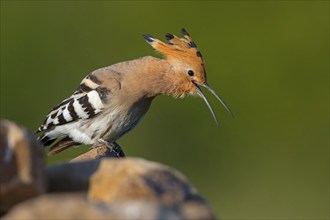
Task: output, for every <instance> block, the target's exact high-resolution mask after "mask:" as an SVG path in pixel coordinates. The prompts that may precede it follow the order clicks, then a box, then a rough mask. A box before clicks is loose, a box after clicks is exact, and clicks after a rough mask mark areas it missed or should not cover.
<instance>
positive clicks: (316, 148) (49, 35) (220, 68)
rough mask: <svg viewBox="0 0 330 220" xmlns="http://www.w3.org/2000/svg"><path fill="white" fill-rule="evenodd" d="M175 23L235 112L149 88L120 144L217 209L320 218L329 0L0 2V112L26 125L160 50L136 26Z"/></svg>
mask: <svg viewBox="0 0 330 220" xmlns="http://www.w3.org/2000/svg"><path fill="white" fill-rule="evenodd" d="M182 27H185V28H186V29H187V30H188V32H190V34H191V35H192V37H193V39H194V40H195V42H196V43H197V45H198V47H199V49H200V50H201V52H202V53H203V55H204V58H205V60H206V67H207V72H208V81H209V84H210V85H212V86H213V87H214V89H215V90H216V91H217V92H218V93H219V94H220V95H221V96H222V98H223V99H224V100H225V101H226V102H227V104H228V105H229V106H230V108H231V109H232V111H233V112H234V114H235V116H236V117H235V118H231V117H230V115H229V114H228V113H227V112H226V111H225V110H224V108H223V107H221V105H220V103H218V102H217V100H216V99H215V98H214V97H212V95H210V94H208V93H207V96H208V97H209V99H210V102H211V103H212V104H213V107H214V110H215V112H216V114H217V116H218V118H219V121H220V124H221V127H220V128H217V127H216V125H215V123H214V121H213V119H212V117H211V114H210V112H209V111H208V109H207V107H206V105H205V104H204V103H203V101H202V100H201V99H199V98H194V97H190V98H186V99H173V98H171V97H165V96H163V97H158V98H157V99H156V100H155V101H154V103H153V105H152V107H151V109H150V111H149V113H148V114H147V115H146V117H145V118H144V120H142V122H141V123H140V124H139V126H138V127H137V128H136V129H135V130H134V131H133V132H131V133H129V134H127V135H126V136H124V137H123V138H122V139H121V140H120V141H119V143H120V144H121V145H122V146H123V147H124V149H125V152H126V154H127V155H129V156H135V157H143V158H146V159H149V160H153V161H159V162H162V163H165V164H168V165H169V166H172V167H174V168H176V169H178V170H180V171H181V172H183V173H184V174H185V175H186V176H187V177H188V178H189V180H190V181H191V182H192V183H193V185H194V186H195V187H196V188H197V189H198V190H199V191H200V192H201V193H202V195H204V196H205V197H206V198H207V200H208V201H209V202H210V204H211V205H212V207H213V208H214V210H215V211H216V213H217V215H218V216H219V217H221V218H222V219H268V218H273V219H279V218H283V219H327V218H329V2H328V1H233V2H231V1H219V2H217V1H203V2H202V1H200V2H198V1H161V2H156V1H3V0H2V1H1V45H0V46H1V90H0V91H1V93H0V94H1V96H0V97H1V102H0V104H1V108H0V109H1V115H0V116H1V118H7V119H11V120H13V121H16V122H18V123H19V124H22V125H24V126H26V127H27V128H29V129H30V130H35V129H36V128H37V127H38V126H39V124H40V123H41V122H42V121H43V119H44V117H45V115H46V113H47V112H48V110H50V108H51V107H53V106H54V105H56V104H58V103H59V102H60V101H61V100H62V99H64V98H66V97H68V96H69V95H71V93H72V92H73V91H74V90H75V88H76V87H77V86H78V84H79V82H80V81H81V79H82V78H83V77H84V76H85V75H87V74H88V73H89V72H91V71H93V70H95V69H97V68H100V67H104V66H108V65H111V64H113V63H116V62H120V61H124V60H130V59H134V58H138V57H141V56H145V55H154V56H158V55H157V54H155V53H154V52H153V50H152V48H151V47H150V46H149V45H148V44H147V43H146V42H145V41H144V39H143V38H142V36H141V35H142V34H143V33H149V34H151V35H153V36H155V37H158V38H161V39H164V34H165V33H167V32H169V33H173V34H178V32H179V30H180V29H181V28H182ZM87 149H88V147H87V146H85V147H80V148H77V149H72V150H68V151H66V152H63V153H62V154H60V155H58V156H54V157H48V158H47V160H48V162H47V163H48V164H49V165H51V164H54V163H58V162H60V161H66V160H69V159H70V158H73V157H74V156H75V155H78V154H80V153H82V152H84V151H86V150H87Z"/></svg>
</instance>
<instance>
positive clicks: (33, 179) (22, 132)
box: [0, 120, 46, 214]
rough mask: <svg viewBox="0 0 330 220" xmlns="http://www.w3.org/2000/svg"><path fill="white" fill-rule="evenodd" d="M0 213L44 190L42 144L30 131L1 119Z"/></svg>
mask: <svg viewBox="0 0 330 220" xmlns="http://www.w3.org/2000/svg"><path fill="white" fill-rule="evenodd" d="M0 137H1V138H0V173H1V178H0V198H1V200H0V213H1V214H3V213H5V212H6V211H8V209H9V208H10V207H12V206H13V205H15V204H17V203H19V202H21V201H24V200H26V199H28V198H31V197H33V196H36V195H39V194H42V193H43V192H45V191H46V184H45V173H44V158H43V149H42V146H41V145H40V144H39V143H38V142H37V141H36V138H35V136H34V135H33V134H31V133H29V132H28V131H27V130H26V129H24V128H22V127H20V126H18V125H16V124H15V123H13V122H10V121H8V120H0Z"/></svg>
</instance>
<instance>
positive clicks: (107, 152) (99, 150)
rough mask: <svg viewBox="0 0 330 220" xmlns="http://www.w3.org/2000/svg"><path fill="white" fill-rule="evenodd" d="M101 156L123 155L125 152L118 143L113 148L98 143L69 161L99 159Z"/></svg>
mask: <svg viewBox="0 0 330 220" xmlns="http://www.w3.org/2000/svg"><path fill="white" fill-rule="evenodd" d="M103 157H115V158H117V157H125V153H124V151H123V150H122V149H121V147H120V146H119V145H116V146H115V147H114V148H113V149H110V148H109V147H107V146H105V145H100V146H97V147H94V148H92V149H90V150H89V151H87V152H86V153H84V154H81V155H79V156H78V157H76V158H74V159H72V160H71V162H77V161H84V160H92V159H99V158H103Z"/></svg>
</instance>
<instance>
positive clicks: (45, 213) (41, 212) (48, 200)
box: [3, 193, 112, 220]
mask: <svg viewBox="0 0 330 220" xmlns="http://www.w3.org/2000/svg"><path fill="white" fill-rule="evenodd" d="M111 218H112V217H111V210H110V208H109V207H102V206H100V205H97V204H91V203H90V202H88V201H87V199H86V196H85V193H59V194H45V195H41V196H39V197H36V198H33V199H31V200H29V201H26V202H23V203H21V204H18V205H17V206H15V207H14V208H13V209H12V210H11V211H10V212H9V213H8V214H7V215H5V216H4V217H3V219H6V220H9V219H111Z"/></svg>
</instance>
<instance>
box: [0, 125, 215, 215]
mask: <svg viewBox="0 0 330 220" xmlns="http://www.w3.org/2000/svg"><path fill="white" fill-rule="evenodd" d="M0 127H1V148H0V152H1V154H0V156H1V157H0V163H1V182H0V184H1V185H0V187H1V200H0V205H1V215H2V216H1V217H2V219H8V220H9V219H215V216H214V214H213V211H212V209H211V208H210V206H209V205H208V204H207V202H206V201H205V199H204V198H203V197H202V196H201V195H200V194H199V193H198V192H197V190H196V189H195V188H194V187H193V186H192V185H191V184H190V183H189V181H188V180H187V179H186V178H185V177H184V176H183V175H182V174H181V173H179V172H178V171H176V170H174V169H173V168H170V167H168V166H166V165H163V164H160V163H156V162H151V161H147V160H144V159H141V158H132V157H128V158H112V157H118V154H117V155H114V154H111V150H110V149H108V148H106V147H104V146H103V147H102V146H101V147H99V148H96V149H91V150H90V151H88V152H87V153H85V154H83V155H80V156H78V157H77V158H75V159H73V160H72V161H71V162H69V163H61V164H58V165H55V166H51V167H48V168H46V167H45V166H44V163H43V161H44V158H43V154H42V153H41V152H42V151H41V150H42V148H41V146H40V145H39V144H38V143H37V142H36V141H35V137H34V136H33V135H32V134H30V133H29V132H27V131H26V130H25V129H24V128H21V127H19V126H17V125H16V124H14V123H12V122H9V121H6V120H1V121H0ZM8 148H10V150H8ZM8 158H10V160H9V159H8ZM8 161H9V162H8Z"/></svg>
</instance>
